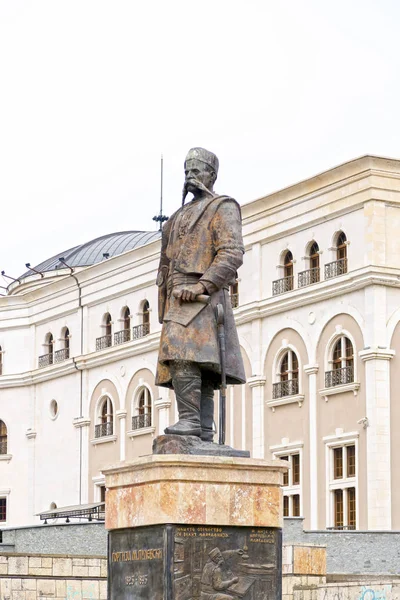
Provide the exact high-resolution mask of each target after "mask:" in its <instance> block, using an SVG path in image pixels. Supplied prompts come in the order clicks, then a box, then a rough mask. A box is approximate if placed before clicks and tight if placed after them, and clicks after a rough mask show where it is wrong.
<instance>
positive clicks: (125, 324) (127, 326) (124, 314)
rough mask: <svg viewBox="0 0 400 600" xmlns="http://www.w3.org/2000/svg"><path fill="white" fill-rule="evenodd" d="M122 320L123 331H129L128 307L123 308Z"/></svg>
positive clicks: (129, 313)
mask: <svg viewBox="0 0 400 600" xmlns="http://www.w3.org/2000/svg"><path fill="white" fill-rule="evenodd" d="M123 319H124V329H125V330H126V329H127V330H128V331H129V330H130V328H131V311H130V310H129V308H128V307H126V308H125V310H124V313H123Z"/></svg>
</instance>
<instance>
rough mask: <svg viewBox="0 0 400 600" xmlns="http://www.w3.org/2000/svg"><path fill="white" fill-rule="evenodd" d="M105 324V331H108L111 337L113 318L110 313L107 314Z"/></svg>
mask: <svg viewBox="0 0 400 600" xmlns="http://www.w3.org/2000/svg"><path fill="white" fill-rule="evenodd" d="M104 325H105V331H106V335H109V336H110V337H111V332H112V319H111V315H110V313H107V314H106V315H105V319H104Z"/></svg>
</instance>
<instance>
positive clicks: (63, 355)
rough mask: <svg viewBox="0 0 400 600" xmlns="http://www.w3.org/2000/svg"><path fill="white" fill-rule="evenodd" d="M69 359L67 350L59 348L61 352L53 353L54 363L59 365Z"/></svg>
mask: <svg viewBox="0 0 400 600" xmlns="http://www.w3.org/2000/svg"><path fill="white" fill-rule="evenodd" d="M68 358H69V348H61V350H56V352H54V362H55V363H60V362H63V361H64V360H68Z"/></svg>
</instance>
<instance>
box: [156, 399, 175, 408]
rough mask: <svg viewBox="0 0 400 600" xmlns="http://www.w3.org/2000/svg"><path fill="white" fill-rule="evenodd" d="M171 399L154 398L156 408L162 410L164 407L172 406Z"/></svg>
mask: <svg viewBox="0 0 400 600" xmlns="http://www.w3.org/2000/svg"><path fill="white" fill-rule="evenodd" d="M170 406H171V400H167V399H166V398H157V400H154V408H157V410H161V409H162V408H170Z"/></svg>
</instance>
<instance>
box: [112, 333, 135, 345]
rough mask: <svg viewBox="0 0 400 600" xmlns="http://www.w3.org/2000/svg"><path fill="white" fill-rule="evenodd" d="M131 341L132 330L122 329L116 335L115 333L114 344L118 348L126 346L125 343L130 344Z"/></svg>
mask: <svg viewBox="0 0 400 600" xmlns="http://www.w3.org/2000/svg"><path fill="white" fill-rule="evenodd" d="M130 339H131V330H130V329H122V330H121V331H117V332H116V333H114V344H115V345H116V346H118V344H125V342H130Z"/></svg>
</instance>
